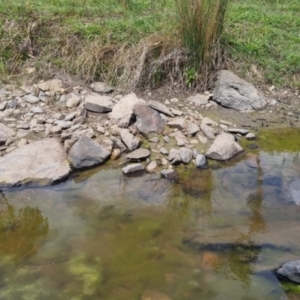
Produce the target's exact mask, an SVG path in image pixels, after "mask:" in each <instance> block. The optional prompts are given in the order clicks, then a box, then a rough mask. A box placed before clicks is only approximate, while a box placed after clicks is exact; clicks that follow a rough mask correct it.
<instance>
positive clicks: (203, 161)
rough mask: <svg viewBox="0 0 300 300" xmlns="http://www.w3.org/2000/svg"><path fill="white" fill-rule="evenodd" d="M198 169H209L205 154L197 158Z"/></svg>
mask: <svg viewBox="0 0 300 300" xmlns="http://www.w3.org/2000/svg"><path fill="white" fill-rule="evenodd" d="M196 167H197V168H199V169H207V168H208V164H207V160H206V157H205V155H203V154H198V155H197V156H196Z"/></svg>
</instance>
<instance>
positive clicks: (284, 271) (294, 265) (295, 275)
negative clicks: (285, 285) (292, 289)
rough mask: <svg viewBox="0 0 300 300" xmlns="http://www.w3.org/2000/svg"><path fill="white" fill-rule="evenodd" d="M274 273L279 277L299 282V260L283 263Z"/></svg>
mask: <svg viewBox="0 0 300 300" xmlns="http://www.w3.org/2000/svg"><path fill="white" fill-rule="evenodd" d="M275 273H276V275H277V276H279V277H282V278H284V279H286V280H289V281H291V282H293V283H296V284H300V260H294V261H289V262H287V263H285V264H284V265H282V266H281V267H280V268H279V269H278V270H277V271H276V272H275Z"/></svg>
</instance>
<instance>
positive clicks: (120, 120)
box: [109, 93, 146, 127]
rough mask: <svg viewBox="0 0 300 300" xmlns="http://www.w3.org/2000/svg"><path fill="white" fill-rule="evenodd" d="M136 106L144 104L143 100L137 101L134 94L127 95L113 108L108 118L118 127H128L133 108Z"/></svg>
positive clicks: (131, 118)
mask: <svg viewBox="0 0 300 300" xmlns="http://www.w3.org/2000/svg"><path fill="white" fill-rule="evenodd" d="M138 104H146V103H145V101H144V100H142V99H138V97H137V96H136V94H134V93H132V94H128V95H126V96H124V97H123V98H121V99H120V101H119V102H118V103H117V104H116V105H115V106H114V107H113V109H112V112H111V113H110V114H109V118H110V119H111V120H112V121H113V122H114V123H116V124H117V125H118V126H120V127H128V126H129V125H130V123H131V122H132V120H133V116H134V114H133V108H134V107H135V106H136V105H138Z"/></svg>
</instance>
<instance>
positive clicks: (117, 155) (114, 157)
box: [110, 148, 122, 160]
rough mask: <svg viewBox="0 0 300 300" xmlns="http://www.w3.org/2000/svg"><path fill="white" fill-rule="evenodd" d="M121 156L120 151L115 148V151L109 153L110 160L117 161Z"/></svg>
mask: <svg viewBox="0 0 300 300" xmlns="http://www.w3.org/2000/svg"><path fill="white" fill-rule="evenodd" d="M121 155H122V152H121V150H120V149H117V148H115V149H113V151H112V153H111V156H110V159H111V160H117V159H119V158H120V157H121Z"/></svg>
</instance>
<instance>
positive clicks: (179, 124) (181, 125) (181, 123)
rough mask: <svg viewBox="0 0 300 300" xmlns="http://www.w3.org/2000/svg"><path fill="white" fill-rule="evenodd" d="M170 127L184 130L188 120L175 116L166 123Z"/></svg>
mask: <svg viewBox="0 0 300 300" xmlns="http://www.w3.org/2000/svg"><path fill="white" fill-rule="evenodd" d="M167 125H168V126H169V127H171V128H177V129H179V130H185V129H186V128H187V127H188V122H187V120H186V119H184V118H176V119H173V120H171V121H169V122H168V123H167Z"/></svg>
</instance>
